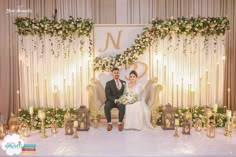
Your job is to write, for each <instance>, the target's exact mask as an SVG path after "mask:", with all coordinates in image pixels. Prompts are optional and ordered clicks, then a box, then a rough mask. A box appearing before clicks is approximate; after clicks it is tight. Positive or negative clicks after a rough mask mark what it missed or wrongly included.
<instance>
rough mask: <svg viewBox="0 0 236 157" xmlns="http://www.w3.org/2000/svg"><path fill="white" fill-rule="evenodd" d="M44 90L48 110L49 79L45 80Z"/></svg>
mask: <svg viewBox="0 0 236 157" xmlns="http://www.w3.org/2000/svg"><path fill="white" fill-rule="evenodd" d="M44 83H45V84H44V90H45V92H44V93H45V102H46V108H48V92H47V79H45V80H44Z"/></svg>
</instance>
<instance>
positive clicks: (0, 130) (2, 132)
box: [0, 123, 6, 139]
mask: <svg viewBox="0 0 236 157" xmlns="http://www.w3.org/2000/svg"><path fill="white" fill-rule="evenodd" d="M5 136H6V129H5V128H4V125H3V124H2V123H1V124H0V139H3V138H4V137H5Z"/></svg>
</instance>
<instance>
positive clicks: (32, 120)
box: [30, 113, 35, 131]
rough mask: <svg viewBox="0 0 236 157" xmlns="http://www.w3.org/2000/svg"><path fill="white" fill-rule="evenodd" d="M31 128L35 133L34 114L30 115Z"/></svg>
mask: <svg viewBox="0 0 236 157" xmlns="http://www.w3.org/2000/svg"><path fill="white" fill-rule="evenodd" d="M30 126H31V130H32V131H34V130H35V127H34V113H31V114H30Z"/></svg>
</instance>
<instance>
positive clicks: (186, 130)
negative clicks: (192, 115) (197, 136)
mask: <svg viewBox="0 0 236 157" xmlns="http://www.w3.org/2000/svg"><path fill="white" fill-rule="evenodd" d="M182 129H183V130H182V133H183V134H184V135H190V130H191V123H190V122H189V121H184V122H183V128H182Z"/></svg>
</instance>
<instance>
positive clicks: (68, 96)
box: [68, 85, 71, 108]
mask: <svg viewBox="0 0 236 157" xmlns="http://www.w3.org/2000/svg"><path fill="white" fill-rule="evenodd" d="M68 105H69V108H70V107H71V106H70V85H68Z"/></svg>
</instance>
